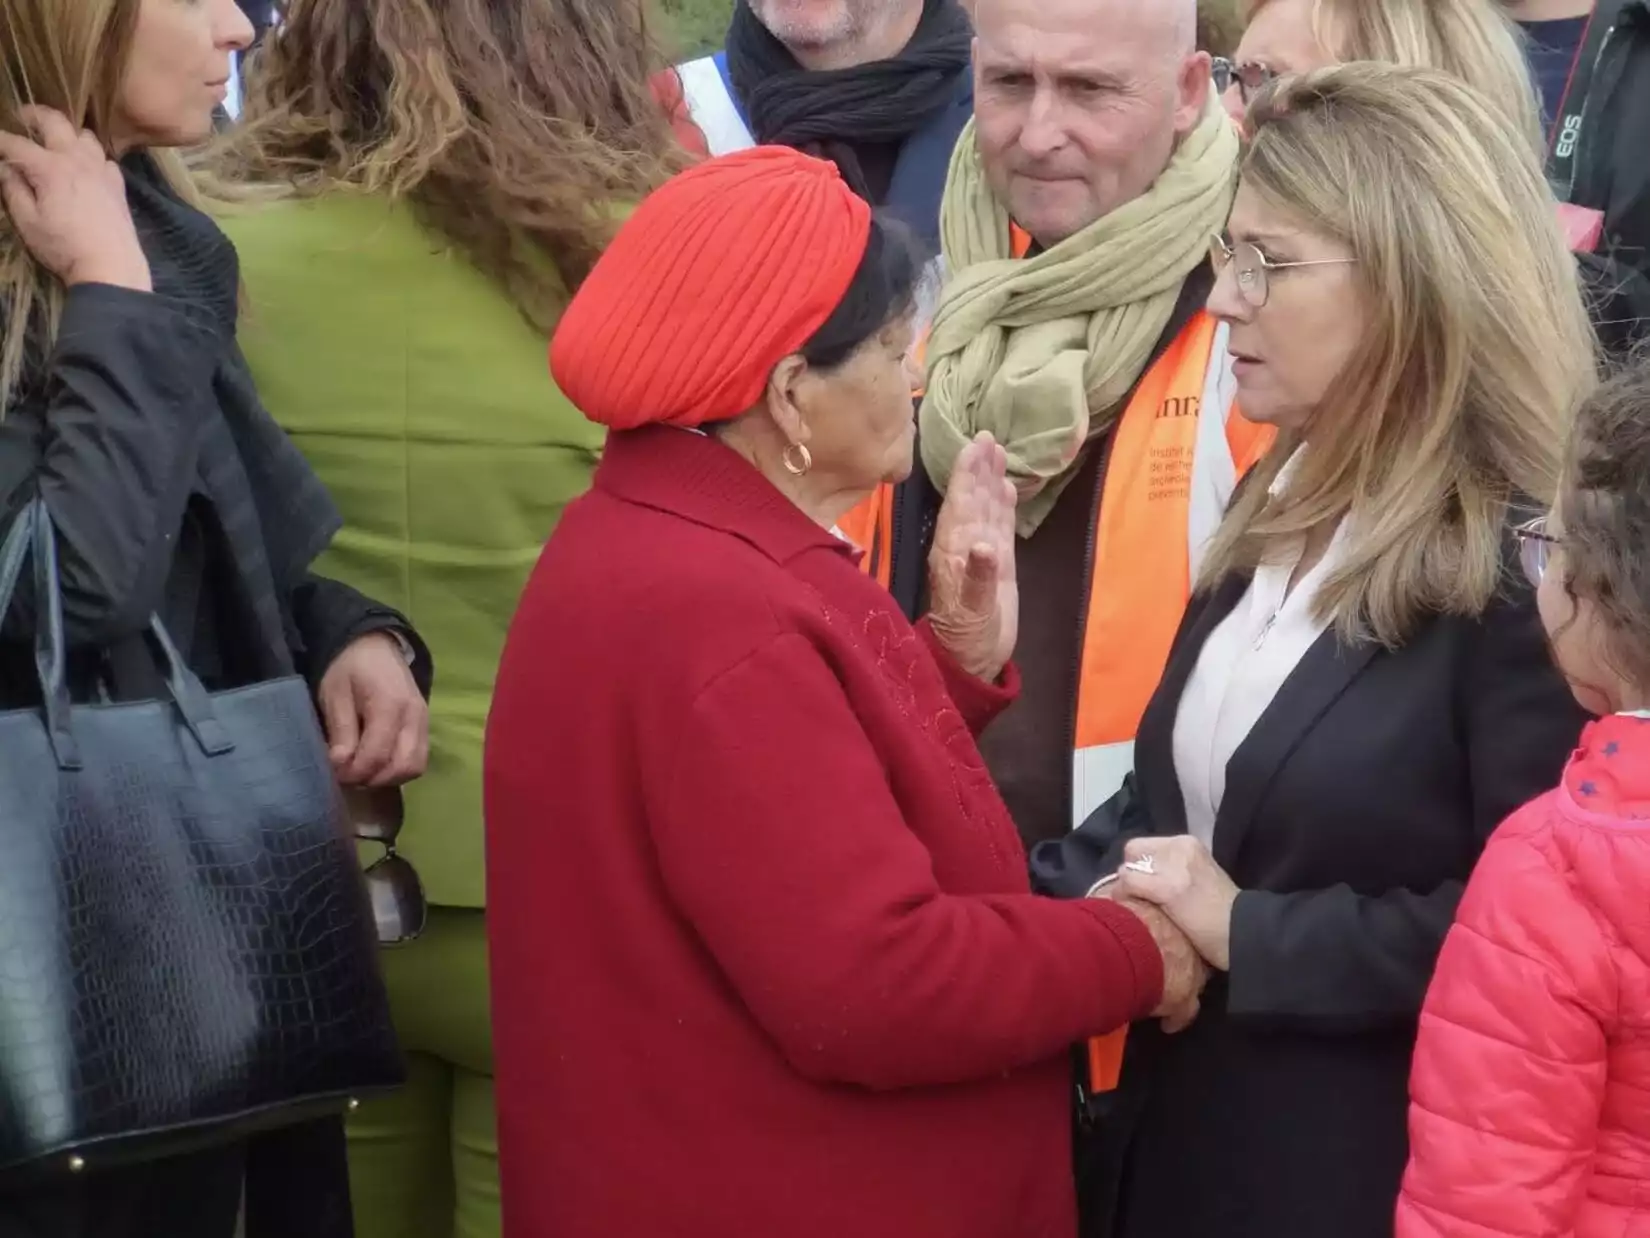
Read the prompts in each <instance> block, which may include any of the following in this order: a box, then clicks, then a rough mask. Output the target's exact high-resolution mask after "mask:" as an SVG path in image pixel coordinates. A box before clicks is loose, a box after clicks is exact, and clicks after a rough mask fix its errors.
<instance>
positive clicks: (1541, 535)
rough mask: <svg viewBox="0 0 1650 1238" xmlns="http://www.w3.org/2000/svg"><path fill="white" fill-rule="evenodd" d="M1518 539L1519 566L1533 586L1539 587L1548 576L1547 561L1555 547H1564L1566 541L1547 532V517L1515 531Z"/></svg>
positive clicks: (1520, 526)
mask: <svg viewBox="0 0 1650 1238" xmlns="http://www.w3.org/2000/svg"><path fill="white" fill-rule="evenodd" d="M1513 536H1514V537H1516V538H1517V539H1518V566H1519V567H1521V568H1523V569H1524V576H1525V578H1526V579H1528V580H1529V582H1530V583H1531V584H1532V585H1539V584H1540V583H1541V578H1542V577H1543V576H1545V575H1546V574H1547V560H1548V559H1549V558H1551V557H1552V550H1553V547H1554V546H1562V545H1563V544H1564V539H1563V538H1561V537H1555V536H1554V535H1553V534H1551V533H1549V532H1547V517H1545V516H1538V517H1536V518H1535V519H1534V520H1532V521H1530V522H1529V523H1528V524H1521V525H1519V526H1518V527H1517V528H1516V529H1514V530H1513Z"/></svg>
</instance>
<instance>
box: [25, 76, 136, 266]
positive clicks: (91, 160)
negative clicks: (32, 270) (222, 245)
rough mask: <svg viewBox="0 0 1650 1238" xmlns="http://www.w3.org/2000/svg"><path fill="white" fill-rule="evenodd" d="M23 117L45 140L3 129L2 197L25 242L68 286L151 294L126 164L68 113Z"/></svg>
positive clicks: (32, 111) (34, 110)
mask: <svg viewBox="0 0 1650 1238" xmlns="http://www.w3.org/2000/svg"><path fill="white" fill-rule="evenodd" d="M19 114H20V116H21V119H22V120H23V122H24V124H26V125H27V126H28V127H29V128H30V129H31V130H32V131H33V133H34V134H35V137H36V138H38V141H35V140H31V139H30V138H27V137H24V136H23V135H21V134H17V133H7V132H5V131H3V130H0V197H3V198H4V200H5V203H6V211H7V213H8V214H9V215H10V216H11V223H12V227H13V228H15V229H16V231H17V235H18V236H19V237H20V238H21V239H22V242H23V244H24V245H26V246H28V249H29V252H30V253H31V254H33V255H34V257H35V260H36V261H37V262H39V263H40V265H41V266H43V267H45V268H46V269H47V270H48V271H50V272H51V273H52V274H53V275H55V276H57V278H58V279H60V280H62V281H63V283H64V284H65V285H73V284H115V285H118V286H120V287H124V288H132V289H136V290H137V291H139V292H148V291H149V290H150V288H151V283H150V274H149V261H148V259H147V258H145V257H144V255H143V248H142V246H141V245H139V244H138V236H137V229H136V228H134V227H133V226H132V215H131V212H130V211H129V210H128V209H127V206H126V183H125V181H124V180H123V179H122V178H121V174H120V166H119V165H118V164H116V163H115V162H113V161H112V160H111V159H110V158H109V156H108V154H107V152H105V151H104V149H103V146H102V144H101V143H99V141H98V140H97V138H96V137H95V136H93V135H92V134H91V133H89V132H86V131H85V130H80V131H77V130H76V129H75V127H74V126H73V125H72V124H70V123H69V120H68V118H67V117H66V116H64V115H63V114H62V113H61V112H55V111H53V110H52V109H50V108H43V107H32V106H31V107H25V108H22V109H20V113H19Z"/></svg>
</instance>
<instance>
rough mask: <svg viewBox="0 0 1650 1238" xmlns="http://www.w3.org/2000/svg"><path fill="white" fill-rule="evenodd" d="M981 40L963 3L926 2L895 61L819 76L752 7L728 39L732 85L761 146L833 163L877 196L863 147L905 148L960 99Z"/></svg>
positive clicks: (739, 13) (737, 9)
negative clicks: (960, 82)
mask: <svg viewBox="0 0 1650 1238" xmlns="http://www.w3.org/2000/svg"><path fill="white" fill-rule="evenodd" d="M973 38H974V32H973V29H972V27H971V26H970V25H969V21H968V14H966V13H965V12H963V10H962V7H961V6H960V5H959V4H957V2H956V0H927V3H926V4H925V5H924V7H923V12H922V21H921V22H920V23H919V24H918V26H917V30H916V33H915V34H914V35H912V36H911V41H910V42H909V43H907V44H906V45H905V49H904V50H903V51H901V52H900V54H899V55H898V56H895V57H894V58H893V59H891V60H874V61H872V62H871V63H869V64H862V65H856V66H854V67H853V68H851V69H829V70H824V71H821V72H817V73H816V72H811V71H809V70H807V69H804V68H803V67H802V66H801V65H799V64H798V63H797V62H796V58H795V57H794V56H792V55H791V53H790V51H789V50H787V49H786V47H785V45H784V44H783V43H781V42H780V41H779V40H778V39H776V38H774V37H773V35H772V34H771V33H770V32H769V31H768V29H767V27H766V26H764V25H763V24H762V23H761V22H760V21H758V20H757V18H756V14H755V13H753V12H751V9H750V5H749V4H748V3H746V0H739V2H738V3H737V4H736V5H735V6H734V10H733V25H732V26H731V27H730V28H729V30H728V49H727V50H728V77H729V78H730V80H731V82H732V84H733V93H734V96H735V97H736V98H737V100H738V102H739V106H740V107H741V108H742V109H743V111H744V113H745V117H746V119H747V120H748V121H749V123H750V127H751V134H752V136H753V137H755V138H756V140H757V141H758V142H759V143H761V144H763V145H772V146H791V147H795V148H796V149H798V150H802V151H806V152H808V153H809V154H813V155H819V156H821V157H823V158H826V159H829V160H831V161H832V162H833V163H835V164H836V165H837V167H838V168H840V169H841V171H842V175H843V178H844V179H845V180H846V181H847V182H848V184H849V185H850V186H852V187H853V189H854V191H855V192H857V193H859V194H860V195H861V196H862V197H869V196H870V195H869V194H868V192H867V186H866V179H865V175H864V172H863V171H862V170H861V168H860V164H859V157H858V155H857V154H856V153H855V150H854V146H855V144H856V143H890V142H900V141H903V140H904V139H905V138H907V137H909V136H910V135H911V134H912V133H914V132H916V131H917V130H918V129H920V128H922V127H923V126H924V125H926V124H927V123H928V122H929V121H930V120H932V119H933V118H934V117H935V116H937V115H938V114H939V113H940V112H941V111H942V110H943V109H944V108H945V107H946V106H947V105H948V104H949V103H950V102H951V100H952V98H953V97H954V95H955V93H956V88H957V79H958V77H959V76H960V75H962V74H964V73H967V72H969V55H970V50H971V47H972V43H973Z"/></svg>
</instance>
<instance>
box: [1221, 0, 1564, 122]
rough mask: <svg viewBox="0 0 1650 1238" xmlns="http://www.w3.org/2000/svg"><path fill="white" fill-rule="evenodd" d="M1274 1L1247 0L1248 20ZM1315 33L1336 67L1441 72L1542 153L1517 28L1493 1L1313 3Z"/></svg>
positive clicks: (1531, 87)
mask: <svg viewBox="0 0 1650 1238" xmlns="http://www.w3.org/2000/svg"><path fill="white" fill-rule="evenodd" d="M1269 3H1271V0H1247V3H1246V4H1245V6H1244V7H1245V16H1246V18H1247V19H1251V20H1252V19H1253V18H1254V15H1255V14H1256V13H1258V12H1260V10H1261V9H1263V8H1265V7H1266V5H1267V4H1269ZM1312 33H1313V34H1314V35H1315V36H1316V37H1317V40H1318V42H1319V43H1320V44H1322V45H1323V46H1324V47H1325V48H1327V49H1329V51H1330V52H1332V53H1333V54H1334V56H1335V57H1336V59H1338V60H1343V61H1344V60H1381V61H1385V62H1386V63H1388V64H1400V65H1413V66H1416V67H1420V68H1428V69H1442V70H1443V71H1444V72H1445V73H1451V74H1454V75H1455V76H1456V77H1458V78H1460V79H1461V80H1462V81H1463V82H1465V83H1466V84H1467V85H1469V86H1471V87H1472V88H1473V89H1475V90H1477V91H1478V92H1479V93H1480V94H1481V95H1483V96H1484V98H1485V99H1487V100H1488V101H1489V102H1490V104H1491V105H1492V106H1493V107H1495V108H1496V110H1497V111H1499V112H1500V114H1501V116H1502V117H1503V118H1504V119H1503V123H1505V124H1510V125H1511V126H1512V127H1513V128H1514V129H1515V130H1516V131H1517V132H1518V133H1520V134H1522V135H1524V136H1525V137H1527V138H1528V139H1529V141H1530V142H1531V144H1532V145H1534V146H1535V148H1536V149H1537V150H1543V151H1544V150H1545V147H1546V137H1545V135H1544V134H1543V133H1542V130H1541V104H1540V100H1539V99H1538V97H1537V95H1536V89H1535V82H1534V80H1533V79H1532V78H1531V76H1530V67H1529V61H1528V59H1527V58H1526V57H1525V54H1524V38H1523V35H1522V34H1520V33H1519V30H1518V25H1517V23H1516V22H1514V21H1513V20H1512V19H1511V18H1510V17H1508V16H1507V14H1506V13H1505V12H1504V11H1503V9H1502V7H1501V5H1500V3H1498V0H1312Z"/></svg>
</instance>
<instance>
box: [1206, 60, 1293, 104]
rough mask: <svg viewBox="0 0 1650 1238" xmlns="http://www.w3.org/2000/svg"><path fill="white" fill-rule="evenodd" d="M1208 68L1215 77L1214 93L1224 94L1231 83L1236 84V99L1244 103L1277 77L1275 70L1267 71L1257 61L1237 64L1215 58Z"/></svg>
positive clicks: (1232, 61) (1230, 86)
mask: <svg viewBox="0 0 1650 1238" xmlns="http://www.w3.org/2000/svg"><path fill="white" fill-rule="evenodd" d="M1209 67H1210V69H1211V70H1212V71H1213V73H1214V76H1215V91H1216V93H1217V94H1225V93H1226V92H1227V91H1228V90H1230V89H1231V88H1232V83H1234V82H1236V83H1237V88H1238V98H1240V99H1242V100H1243V101H1244V102H1245V103H1247V102H1249V100H1250V99H1251V98H1252V97H1253V96H1254V95H1256V94H1258V93H1259V92H1260V90H1261V88H1262V87H1263V86H1265V85H1266V84H1267V83H1268V82H1270V81H1272V80H1274V79H1275V78H1276V77H1277V76H1278V73H1277V70H1276V69H1268V68H1267V67H1266V66H1265V65H1263V64H1261V63H1260V62H1259V61H1255V60H1246V61H1244V62H1243V63H1242V64H1238V63H1237V62H1236V61H1234V60H1228V59H1227V58H1226V57H1225V56H1216V57H1215V59H1214V63H1213V64H1212V65H1210V66H1209Z"/></svg>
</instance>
